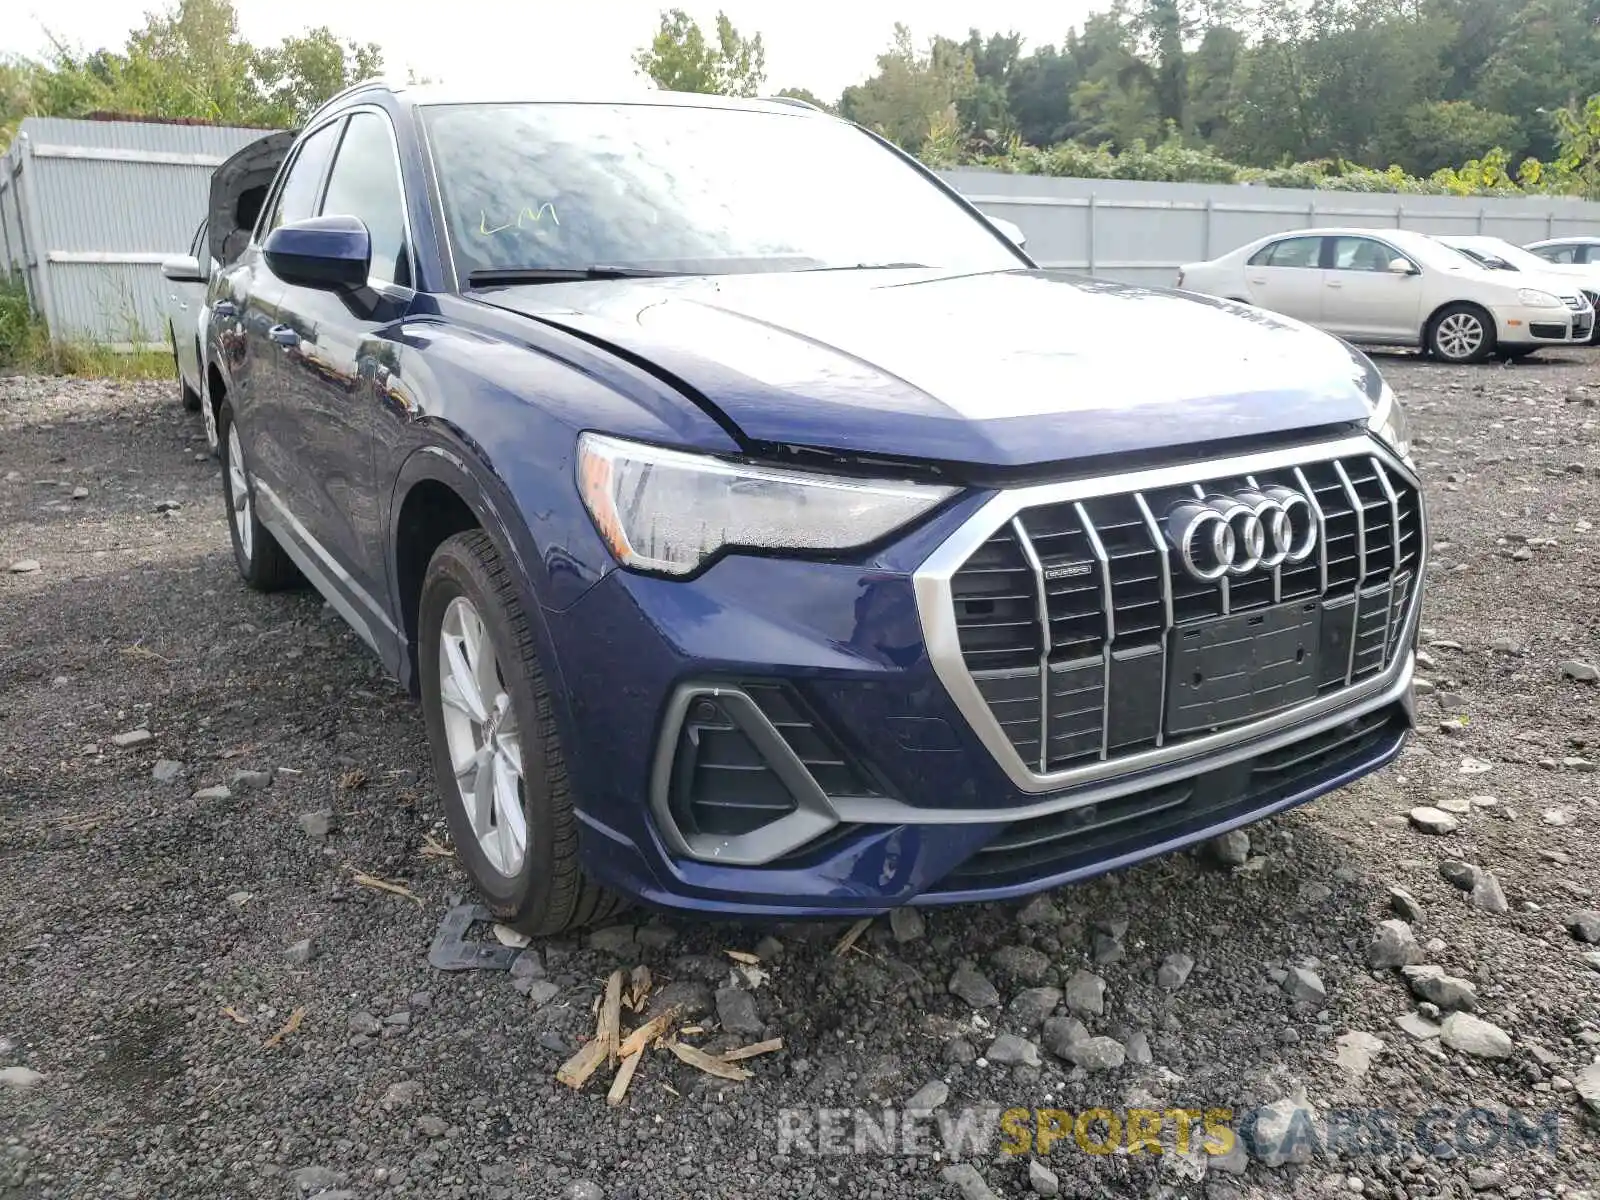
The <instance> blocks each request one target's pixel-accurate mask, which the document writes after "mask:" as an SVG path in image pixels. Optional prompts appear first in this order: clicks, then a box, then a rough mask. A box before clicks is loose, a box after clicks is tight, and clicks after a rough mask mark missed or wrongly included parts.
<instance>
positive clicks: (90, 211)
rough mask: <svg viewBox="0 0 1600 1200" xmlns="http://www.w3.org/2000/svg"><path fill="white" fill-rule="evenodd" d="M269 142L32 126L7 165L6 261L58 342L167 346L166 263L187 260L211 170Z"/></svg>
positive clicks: (110, 127)
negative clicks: (179, 256)
mask: <svg viewBox="0 0 1600 1200" xmlns="http://www.w3.org/2000/svg"><path fill="white" fill-rule="evenodd" d="M263 132H264V131H263V130H259V129H230V128H223V127H218V126H209V125H177V124H171V125H169V124H159V123H155V122H147V121H72V120H62V119H57V118H50V117H29V118H27V119H26V120H24V121H23V122H22V126H21V128H20V130H19V131H18V134H17V137H16V140H15V141H13V142H12V144H11V147H10V149H9V150H7V151H6V154H5V156H4V157H3V158H0V255H3V256H4V258H3V261H4V263H5V264H6V268H7V269H9V270H10V271H13V272H17V273H19V274H21V276H22V277H23V280H24V282H25V283H26V286H27V289H28V297H29V299H30V301H32V303H33V307H34V309H35V310H36V311H37V312H38V313H39V314H40V315H41V316H43V317H44V319H45V322H46V324H48V326H49V327H50V333H51V336H53V337H54V338H55V339H56V340H58V341H69V342H70V341H86V342H97V343H103V344H110V345H114V346H119V347H124V348H131V347H134V346H152V345H162V344H164V340H165V338H166V321H165V318H164V316H163V313H162V301H163V298H164V296H165V295H166V289H165V288H164V287H163V286H162V278H161V261H162V259H164V258H167V257H168V256H170V255H173V254H182V253H184V252H185V251H186V250H187V249H188V248H189V243H190V241H191V240H193V238H194V233H195V230H196V229H197V228H198V227H199V224H200V222H201V220H202V219H203V218H204V216H205V210H206V201H207V196H208V189H209V185H210V179H211V171H212V169H213V168H214V167H216V166H217V165H218V164H219V163H221V162H222V161H223V160H224V159H226V158H227V157H228V156H229V155H230V154H232V153H233V152H234V151H235V150H237V149H239V148H240V147H242V146H245V145H248V144H249V143H250V142H252V141H254V140H255V139H256V138H258V137H261V136H262V134H263Z"/></svg>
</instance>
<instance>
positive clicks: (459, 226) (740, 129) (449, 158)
mask: <svg viewBox="0 0 1600 1200" xmlns="http://www.w3.org/2000/svg"><path fill="white" fill-rule="evenodd" d="M422 112H423V122H424V125H425V127H426V129H427V136H428V140H429V144H430V147H431V149H432V153H433V158H434V162H435V165H436V169H437V172H438V180H439V192H440V197H441V201H442V204H443V208H444V216H445V223H446V225H447V227H448V230H449V236H450V243H451V248H452V250H453V252H454V255H455V262H456V271H457V274H458V276H459V277H460V278H461V279H462V280H463V281H465V279H466V278H467V277H468V276H469V275H470V274H471V273H472V272H474V271H487V270H510V269H515V268H541V269H546V270H571V271H582V270H585V269H588V268H593V267H596V266H604V267H613V268H617V267H620V268H630V267H631V268H638V269H642V270H647V271H648V270H654V271H672V272H684V273H695V274H720V273H726V272H743V271H782V270H808V269H809V270H817V269H822V268H834V269H843V268H852V267H862V266H892V265H926V266H940V267H955V268H958V269H962V270H974V271H989V270H1006V269H1015V268H1017V267H1019V266H1022V265H1024V264H1023V263H1022V262H1021V260H1020V259H1018V257H1017V256H1016V255H1015V254H1013V253H1012V252H1011V250H1010V249H1009V248H1008V246H1007V245H1006V243H1004V242H1002V241H1001V240H1000V239H999V238H997V237H996V236H995V235H994V234H993V233H991V232H990V231H989V230H988V229H986V228H985V227H984V226H982V225H981V224H979V223H978V222H977V221H975V220H973V219H972V217H971V216H969V215H968V214H967V213H966V212H965V211H964V210H963V209H962V208H961V207H960V206H959V205H957V204H956V203H955V202H954V201H952V200H951V199H950V198H949V197H948V196H946V195H944V194H943V193H942V192H941V191H940V190H939V189H938V188H937V187H935V186H934V185H933V184H931V183H929V182H928V180H927V179H925V178H924V177H923V176H922V175H921V174H919V173H918V172H917V171H916V170H915V169H914V168H913V167H911V166H909V165H908V164H906V163H905V162H903V161H902V160H901V159H900V158H899V157H898V156H896V155H895V154H893V153H891V152H890V151H888V150H886V149H884V148H883V147H882V146H881V145H879V144H878V143H877V142H875V141H874V140H873V139H872V138H870V137H868V136H867V135H866V134H864V133H862V132H861V131H860V130H859V129H856V128H854V127H853V126H850V125H847V124H845V123H843V122H840V121H834V120H830V119H826V118H821V117H817V116H815V115H807V114H795V115H789V114H787V113H773V112H762V111H750V110H741V109H720V108H697V107H689V106H674V105H668V104H606V105H602V104H531V103H530V104H520V103H519V104H467V105H437V106H429V107H426V108H424V109H423V110H422Z"/></svg>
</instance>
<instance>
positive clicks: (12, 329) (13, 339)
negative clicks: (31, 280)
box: [0, 272, 43, 369]
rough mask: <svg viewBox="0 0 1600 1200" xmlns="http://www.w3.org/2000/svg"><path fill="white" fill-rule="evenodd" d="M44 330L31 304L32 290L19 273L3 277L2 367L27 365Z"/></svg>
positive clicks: (0, 280) (0, 292)
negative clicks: (24, 283) (29, 299)
mask: <svg viewBox="0 0 1600 1200" xmlns="http://www.w3.org/2000/svg"><path fill="white" fill-rule="evenodd" d="M42 333H43V330H42V328H41V326H40V324H39V320H38V318H37V317H36V316H35V315H34V312H33V306H32V305H31V304H29V303H28V289H27V288H26V287H25V286H24V285H23V282H22V276H21V275H19V274H17V273H16V272H12V273H11V274H10V275H6V276H3V277H0V368H10V369H18V368H22V367H26V366H27V365H28V363H29V362H30V361H31V360H32V358H33V355H34V354H35V352H36V351H37V349H38V346H39V343H40V341H41V335H42Z"/></svg>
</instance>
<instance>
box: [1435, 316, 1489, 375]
mask: <svg viewBox="0 0 1600 1200" xmlns="http://www.w3.org/2000/svg"><path fill="white" fill-rule="evenodd" d="M1474 328H1475V329H1476V334H1475V335H1474V334H1473V332H1472V331H1473V329H1474ZM1495 336H1496V335H1495V327H1494V319H1493V318H1492V317H1490V316H1489V314H1488V313H1486V312H1484V310H1483V309H1481V308H1479V307H1478V306H1477V305H1476V304H1447V305H1445V306H1444V307H1443V308H1441V309H1440V310H1439V311H1438V312H1436V313H1435V314H1434V315H1433V320H1432V321H1430V322H1429V323H1428V352H1429V353H1430V354H1432V355H1433V357H1434V358H1437V359H1438V360H1439V361H1440V362H1447V363H1480V362H1482V361H1483V360H1484V359H1486V358H1488V357H1489V356H1490V355H1491V354H1493V353H1494V351H1495Z"/></svg>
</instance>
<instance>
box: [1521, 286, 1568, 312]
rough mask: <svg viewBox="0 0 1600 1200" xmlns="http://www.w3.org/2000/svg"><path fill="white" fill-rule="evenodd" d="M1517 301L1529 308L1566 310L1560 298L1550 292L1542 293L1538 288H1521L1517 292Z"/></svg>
mask: <svg viewBox="0 0 1600 1200" xmlns="http://www.w3.org/2000/svg"><path fill="white" fill-rule="evenodd" d="M1517 301H1518V303H1520V304H1525V305H1527V306H1528V307H1529V308H1565V307H1566V304H1565V303H1564V302H1563V301H1562V300H1561V299H1560V297H1558V296H1552V295H1551V294H1550V293H1549V292H1541V291H1540V290H1539V289H1538V288H1520V289H1518V291H1517Z"/></svg>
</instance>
